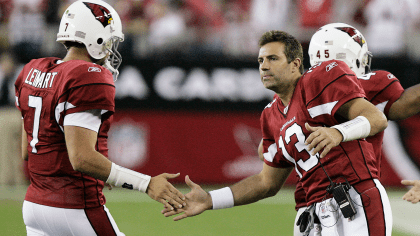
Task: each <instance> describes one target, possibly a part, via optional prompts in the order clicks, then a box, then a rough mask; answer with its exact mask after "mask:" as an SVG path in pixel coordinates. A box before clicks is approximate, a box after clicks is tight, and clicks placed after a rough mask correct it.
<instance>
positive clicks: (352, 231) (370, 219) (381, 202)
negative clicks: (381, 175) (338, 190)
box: [315, 179, 392, 236]
mask: <svg viewBox="0 0 420 236" xmlns="http://www.w3.org/2000/svg"><path fill="white" fill-rule="evenodd" d="M370 184H371V185H369V187H368V188H365V189H364V190H363V192H361V191H358V190H357V189H358V187H357V186H356V187H355V188H353V187H352V188H351V189H350V190H349V194H350V197H351V199H352V201H353V203H354V207H355V208H356V210H357V214H356V215H355V217H354V219H353V220H349V219H347V218H344V216H343V214H342V213H341V211H340V209H339V207H338V205H337V202H336V201H335V200H334V199H332V198H330V199H327V200H325V201H323V202H320V203H316V208H315V213H316V214H317V215H318V218H319V220H320V221H321V235H323V236H350V235H351V236H355V235H357V236H376V235H380V236H384V235H386V236H391V233H392V212H391V205H390V203H389V199H388V195H387V194H386V192H385V189H384V187H383V186H382V184H381V183H380V182H379V181H378V180H376V179H375V180H370ZM365 187H366V186H365Z"/></svg>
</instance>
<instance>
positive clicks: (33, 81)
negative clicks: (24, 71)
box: [25, 68, 58, 88]
mask: <svg viewBox="0 0 420 236" xmlns="http://www.w3.org/2000/svg"><path fill="white" fill-rule="evenodd" d="M57 74H58V72H42V71H40V70H38V69H34V68H32V69H31V70H30V71H29V73H28V75H27V76H26V79H25V84H29V85H31V86H34V87H35V88H51V87H52V85H53V82H54V78H55V76H56V75H57Z"/></svg>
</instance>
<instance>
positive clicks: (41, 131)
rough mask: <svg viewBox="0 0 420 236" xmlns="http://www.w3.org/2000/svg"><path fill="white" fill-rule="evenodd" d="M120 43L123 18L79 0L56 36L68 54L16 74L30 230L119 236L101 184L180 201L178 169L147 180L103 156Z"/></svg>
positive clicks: (103, 6) (93, 2) (166, 201)
mask: <svg viewBox="0 0 420 236" xmlns="http://www.w3.org/2000/svg"><path fill="white" fill-rule="evenodd" d="M123 40H124V35H123V33H122V25H121V20H120V17H119V16H118V14H117V12H116V11H115V10H114V9H113V8H112V7H111V6H110V5H109V4H107V3H105V2H103V1H99V0H84V1H76V2H74V3H73V4H71V5H70V6H69V7H68V8H67V10H66V11H65V13H64V15H63V17H62V19H61V23H60V26H59V30H58V34H57V41H58V42H60V43H63V44H64V46H65V47H66V48H67V54H66V56H65V57H64V58H63V59H60V58H55V57H49V58H41V59H34V60H32V61H31V62H29V63H28V64H26V65H25V66H24V68H23V70H22V71H21V73H20V75H19V77H18V78H17V81H16V83H15V89H16V106H17V108H18V109H19V110H20V111H21V113H22V121H23V140H22V141H23V142H22V146H23V150H24V151H23V153H22V156H23V158H24V159H25V160H27V161H28V168H29V173H30V181H31V184H30V185H29V187H28V190H27V193H26V196H25V200H24V203H23V219H24V222H25V225H26V229H27V234H28V235H87V236H89V235H92V236H93V235H124V234H123V233H121V232H120V231H119V229H118V227H117V225H116V224H115V221H114V220H113V218H112V216H111V214H110V213H109V211H108V209H107V208H106V207H105V197H104V194H103V192H102V189H103V187H104V183H105V182H106V183H107V184H109V185H112V186H117V187H123V188H127V189H134V190H138V191H140V192H143V193H146V194H148V195H149V196H150V197H151V198H152V199H154V200H156V201H158V202H161V203H162V204H164V205H166V207H172V206H174V207H182V205H183V204H184V203H185V202H184V200H183V199H184V196H183V194H182V193H180V192H179V191H178V190H176V189H175V188H174V187H173V186H172V184H170V183H169V182H168V179H171V178H175V177H177V176H178V175H179V174H167V173H164V174H161V175H158V176H155V177H151V176H148V175H145V174H141V173H138V172H135V171H132V170H129V169H126V168H124V167H121V166H118V165H116V164H115V163H113V162H111V161H110V160H109V159H108V158H107V155H108V149H107V132H108V130H109V128H110V124H111V121H112V116H113V113H114V111H115V102H114V96H115V86H114V79H113V74H115V76H117V75H118V67H119V65H120V64H121V61H122V59H121V56H120V54H119V53H118V51H117V47H118V43H119V42H121V41H123Z"/></svg>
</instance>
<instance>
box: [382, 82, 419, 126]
mask: <svg viewBox="0 0 420 236" xmlns="http://www.w3.org/2000/svg"><path fill="white" fill-rule="evenodd" d="M419 112H420V84H417V85H415V86H412V87H410V88H408V89H406V90H405V91H404V93H403V94H402V95H401V97H400V98H399V99H398V100H397V101H395V102H394V103H393V104H392V105H391V107H390V108H389V112H388V119H390V120H403V119H406V118H408V117H410V116H413V115H415V114H417V113H419Z"/></svg>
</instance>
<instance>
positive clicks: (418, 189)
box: [401, 180, 420, 203]
mask: <svg viewBox="0 0 420 236" xmlns="http://www.w3.org/2000/svg"><path fill="white" fill-rule="evenodd" d="M401 183H402V184H403V185H406V186H413V187H412V188H411V189H410V190H409V191H408V192H407V193H406V194H404V196H403V200H407V201H408V202H411V203H418V202H419V201H420V180H403V181H401Z"/></svg>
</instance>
